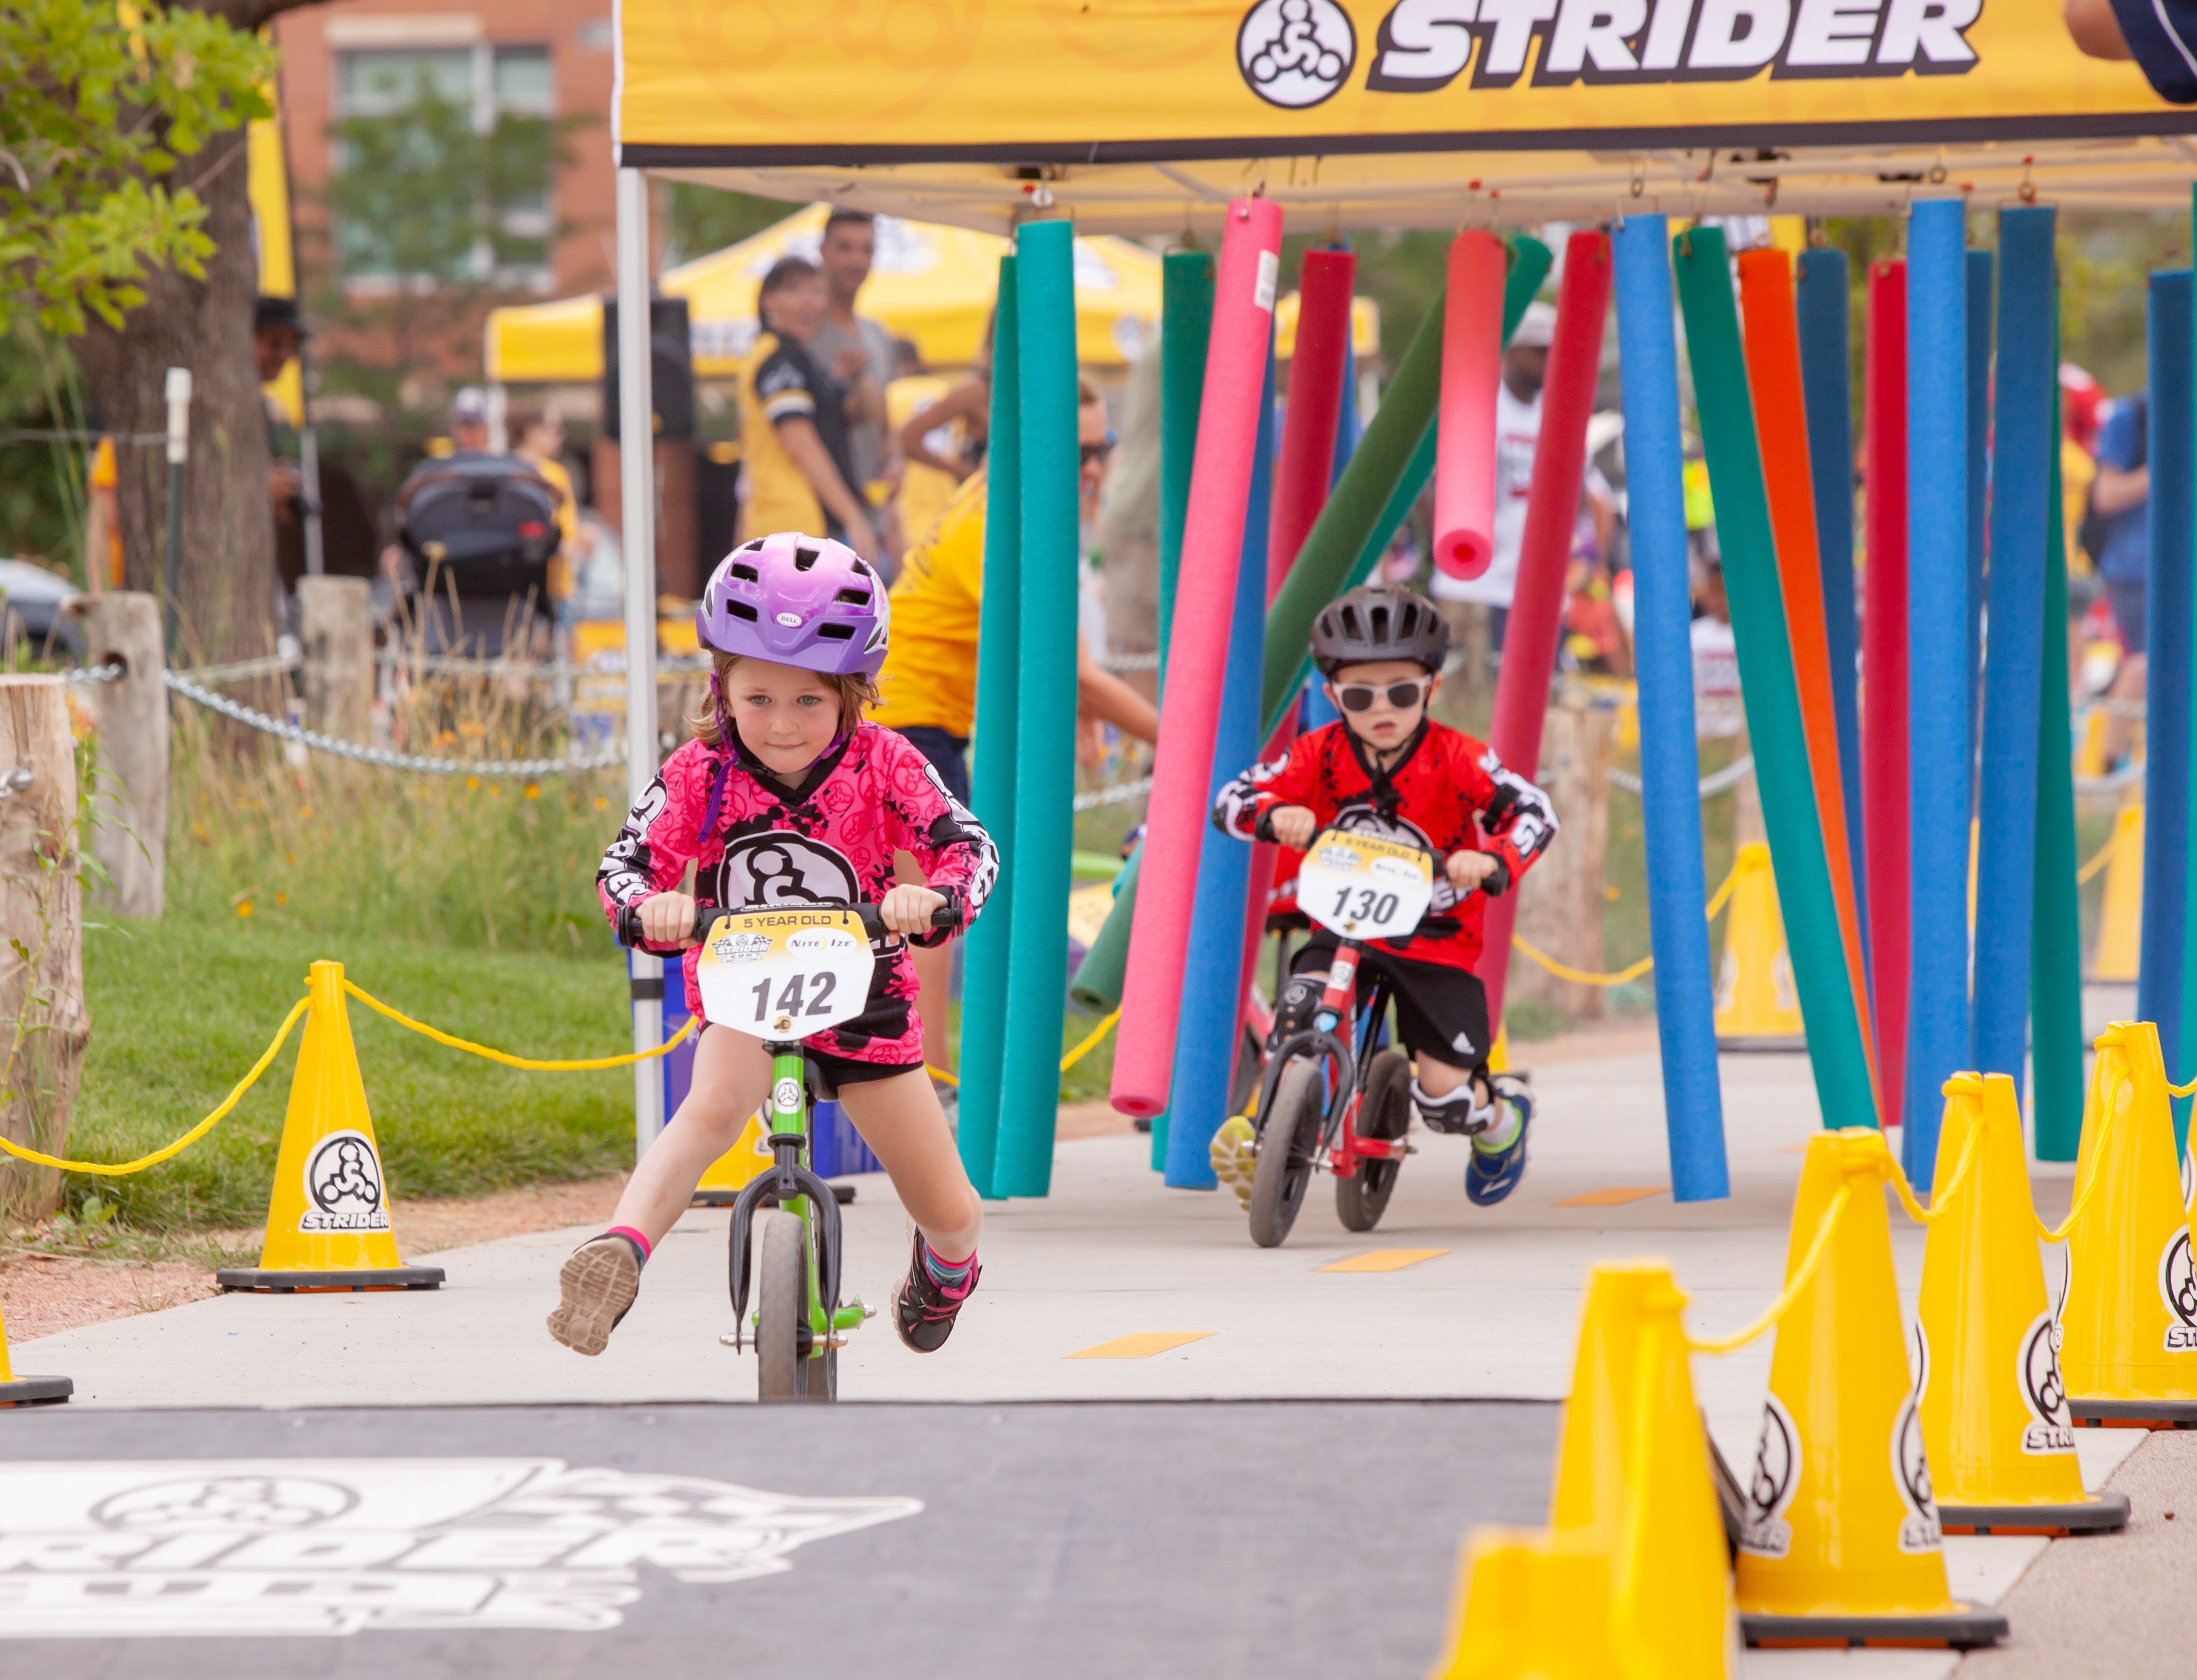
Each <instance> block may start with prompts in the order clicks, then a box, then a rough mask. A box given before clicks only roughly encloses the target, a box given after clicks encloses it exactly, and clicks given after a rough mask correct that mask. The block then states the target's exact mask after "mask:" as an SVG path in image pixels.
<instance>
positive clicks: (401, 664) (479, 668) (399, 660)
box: [374, 647, 710, 682]
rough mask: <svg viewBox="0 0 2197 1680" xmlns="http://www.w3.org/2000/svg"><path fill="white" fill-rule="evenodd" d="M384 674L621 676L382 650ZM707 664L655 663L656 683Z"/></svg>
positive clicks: (565, 665) (597, 669)
mask: <svg viewBox="0 0 2197 1680" xmlns="http://www.w3.org/2000/svg"><path fill="white" fill-rule="evenodd" d="M374 663H375V664H376V665H378V666H380V668H381V669H383V670H385V671H406V672H409V673H410V674H412V675H414V676H481V677H524V678H526V679H527V680H529V681H537V682H552V681H562V680H564V679H565V678H567V677H583V676H616V675H620V674H621V673H620V672H618V671H617V670H616V669H610V668H606V667H605V666H601V665H578V664H574V663H572V662H571V660H569V659H544V660H539V661H536V660H529V659H509V658H505V659H471V658H464V657H462V656H461V655H458V654H455V653H407V652H403V651H402V650H401V649H397V648H388V647H385V648H382V649H381V650H380V651H379V652H376V653H375V654H374ZM709 670H710V661H709V660H708V659H706V658H703V657H701V656H699V655H688V654H675V655H674V656H672V657H670V658H658V660H657V662H656V675H657V680H658V681H669V680H670V679H674V678H677V677H687V676H702V675H707V674H708V672H709Z"/></svg>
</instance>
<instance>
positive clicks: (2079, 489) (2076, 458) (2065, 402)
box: [2060, 362, 2106, 576]
mask: <svg viewBox="0 0 2197 1680" xmlns="http://www.w3.org/2000/svg"><path fill="white" fill-rule="evenodd" d="M2105 396H2106V392H2105V387H2104V386H2102V385H2100V384H2099V383H2098V382H2097V381H2096V379H2092V378H2091V377H2090V375H2089V374H2086V373H2084V371H2083V370H2082V369H2081V368H2078V367H2077V366H2076V365H2075V364H2074V363H2073V362H2061V364H2060V420H2061V436H2060V516H2061V518H2062V519H2064V520H2065V521H2066V522H2067V532H2066V536H2067V570H2068V571H2069V573H2070V575H2071V576H2072V575H2077V574H2080V573H2084V572H2087V571H2089V570H2090V557H2089V556H2088V555H2087V554H2085V553H2084V552H2083V545H2082V542H2081V539H2080V534H2081V531H2082V528H2083V515H2084V510H2085V509H2087V508H2088V507H2090V484H2091V481H2092V480H2093V479H2095V478H2096V477H2097V476H2098V463H2097V461H2096V455H2095V452H2096V449H2097V447H2098V410H2099V409H2100V408H2101V407H2102V406H2103V404H2104V402H2105Z"/></svg>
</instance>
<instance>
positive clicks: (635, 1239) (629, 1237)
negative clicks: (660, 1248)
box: [603, 1225, 652, 1266]
mask: <svg viewBox="0 0 2197 1680" xmlns="http://www.w3.org/2000/svg"><path fill="white" fill-rule="evenodd" d="M603 1235H604V1236H606V1237H624V1238H625V1240H626V1241H627V1242H629V1243H632V1244H633V1246H634V1247H635V1248H638V1249H640V1250H641V1264H642V1265H643V1266H646V1265H647V1264H648V1256H649V1254H651V1253H652V1248H651V1245H650V1243H649V1241H648V1239H647V1238H646V1237H644V1236H642V1235H641V1233H640V1232H639V1231H635V1229H634V1228H633V1227H632V1226H631V1225H612V1227H611V1228H610V1229H609V1230H608V1231H605V1232H604V1233H603Z"/></svg>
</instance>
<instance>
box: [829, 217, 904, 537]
mask: <svg viewBox="0 0 2197 1680" xmlns="http://www.w3.org/2000/svg"><path fill="white" fill-rule="evenodd" d="M877 252H878V229H877V222H876V218H874V217H871V216H869V215H867V214H866V213H865V212H864V211H859V210H835V211H832V214H831V217H830V218H829V219H828V220H826V223H824V243H823V246H822V248H821V249H820V251H819V252H817V263H818V266H819V267H820V268H821V269H823V270H824V283H825V287H826V293H827V294H828V301H827V303H826V306H825V310H824V318H823V320H821V321H820V322H818V323H817V326H816V330H815V331H814V333H811V334H810V335H809V345H808V349H809V355H810V356H812V357H813V358H814V360H815V362H816V365H817V366H818V367H820V368H823V369H824V370H825V371H826V372H827V373H829V374H831V375H832V378H833V379H837V380H838V381H839V383H840V384H841V385H846V386H849V387H851V386H852V385H854V384H855V380H856V379H858V378H859V377H861V375H864V374H867V376H868V378H869V380H870V382H871V384H872V385H874V386H875V387H876V388H877V389H878V391H884V388H885V387H886V386H887V385H890V384H891V383H892V382H893V380H894V379H895V378H896V376H897V375H898V374H899V371H900V369H899V361H900V356H899V353H898V351H897V350H896V348H895V345H894V343H893V335H892V334H891V333H890V332H888V331H886V329H885V327H884V324H883V323H882V322H876V321H872V320H871V319H870V318H869V317H868V316H860V315H856V314H855V296H856V294H857V293H860V292H861V289H862V285H863V282H864V281H867V280H868V279H869V277H870V265H871V264H872V263H873V262H874V261H875V260H876V259H877ZM847 459H848V461H849V463H851V464H852V466H853V467H854V469H855V471H854V477H853V478H851V479H850V480H849V483H850V484H853V486H854V487H855V490H857V491H858V492H860V493H861V494H863V495H867V496H869V497H870V498H871V501H872V504H873V505H874V503H875V501H876V500H877V498H876V495H875V494H874V493H873V492H872V490H871V486H872V485H873V484H878V483H879V482H880V481H881V480H883V479H885V478H888V477H889V476H890V468H891V466H892V459H891V455H890V439H889V438H888V437H886V435H885V414H884V407H883V406H882V404H880V405H879V406H878V408H877V409H876V410H875V412H874V413H872V414H867V417H850V418H849V422H848V426H847Z"/></svg>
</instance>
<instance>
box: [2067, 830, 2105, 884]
mask: <svg viewBox="0 0 2197 1680" xmlns="http://www.w3.org/2000/svg"><path fill="white" fill-rule="evenodd" d="M2112 861H2113V841H2111V840H2108V841H2107V842H2106V843H2105V844H2104V845H2102V846H2101V847H2099V848H2098V849H2097V852H2096V854H2095V855H2094V856H2093V857H2092V858H2091V859H2090V861H2089V862H2088V863H2086V864H2084V866H2082V867H2081V868H2080V869H2078V870H2077V871H2076V872H2075V884H2076V885H2077V886H2078V887H2079V886H2081V885H2082V884H2083V883H2084V882H2085V881H2087V880H2089V879H2090V878H2091V877H2092V876H2094V875H2096V873H2097V872H2099V871H2100V870H2101V869H2103V868H2104V867H2105V866H2107V864H2109V863H2111V862H2112Z"/></svg>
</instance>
